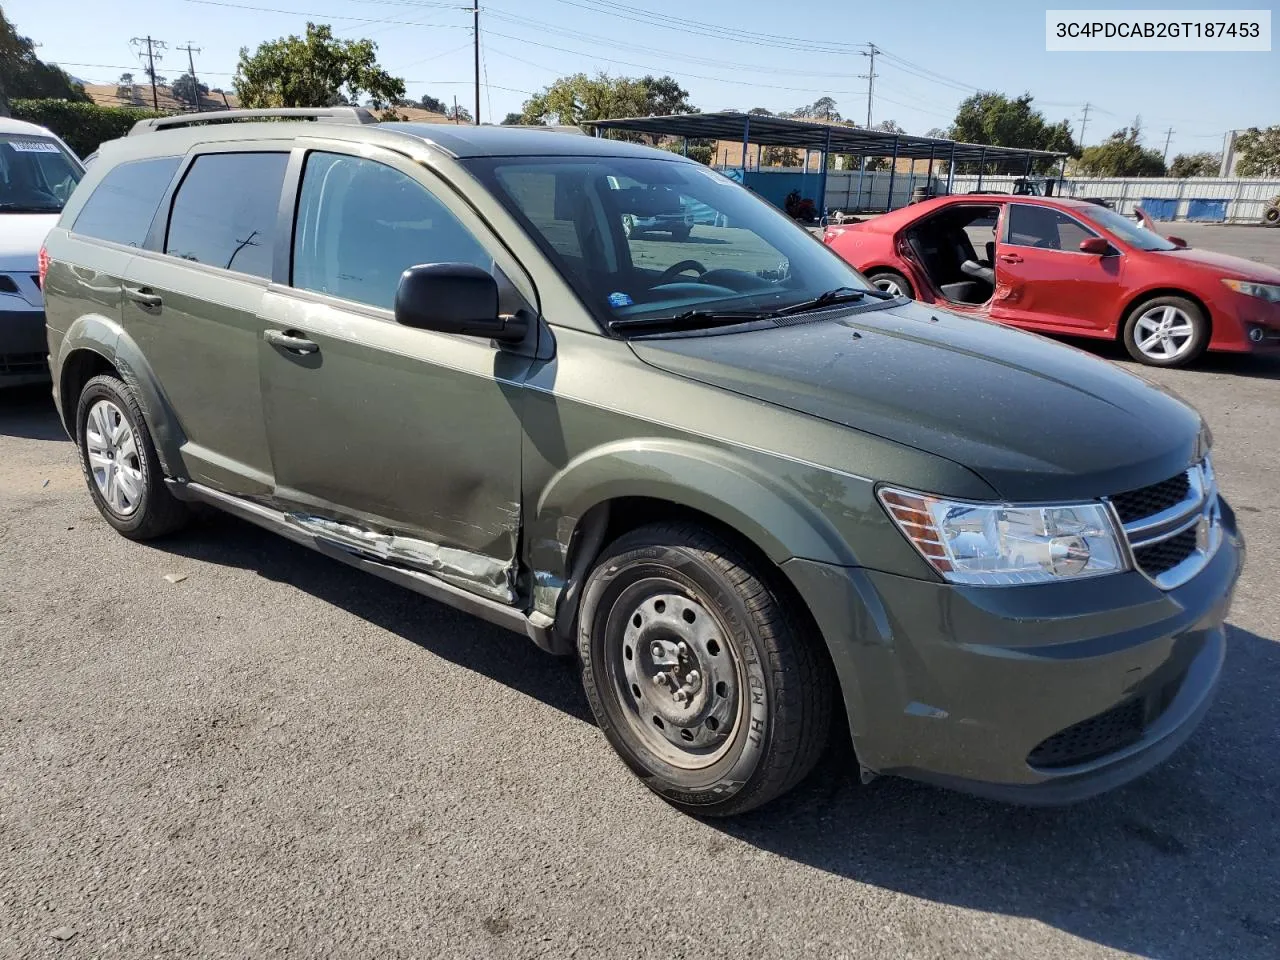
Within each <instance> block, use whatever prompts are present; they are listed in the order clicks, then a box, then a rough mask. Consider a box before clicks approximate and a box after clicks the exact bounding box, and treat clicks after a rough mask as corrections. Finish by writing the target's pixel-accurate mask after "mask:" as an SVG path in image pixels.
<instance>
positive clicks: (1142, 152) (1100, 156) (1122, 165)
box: [1076, 118, 1165, 177]
mask: <svg viewBox="0 0 1280 960" xmlns="http://www.w3.org/2000/svg"><path fill="white" fill-rule="evenodd" d="M1141 139H1142V121H1141V118H1139V119H1136V120H1134V121H1133V126H1131V127H1122V128H1121V129H1119V130H1117V131H1116V132H1115V133H1113V134H1111V136H1109V137H1107V139H1106V140H1104V141H1102V143H1100V144H1097V145H1096V146H1093V147H1086V148H1085V149H1084V150H1083V151H1082V152H1081V154H1080V161H1079V163H1078V164H1077V165H1076V169H1077V170H1078V171H1079V172H1080V173H1083V174H1086V175H1090V176H1095V177H1162V176H1164V173H1165V168H1164V158H1163V157H1161V156H1160V151H1158V150H1152V149H1151V148H1149V147H1144V146H1143V145H1142V143H1141V142H1140V141H1141Z"/></svg>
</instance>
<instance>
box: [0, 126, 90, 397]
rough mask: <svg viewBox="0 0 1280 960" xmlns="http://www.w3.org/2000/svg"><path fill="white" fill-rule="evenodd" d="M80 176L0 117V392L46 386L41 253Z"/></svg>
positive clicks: (28, 129) (48, 136) (67, 157)
mask: <svg viewBox="0 0 1280 960" xmlns="http://www.w3.org/2000/svg"><path fill="white" fill-rule="evenodd" d="M83 175H84V169H83V168H82V167H81V166H80V162H79V161H78V160H77V159H76V156H75V154H74V153H72V152H71V150H70V148H68V147H67V145H66V144H65V143H63V142H62V141H61V140H60V139H58V138H57V137H56V136H54V134H52V133H51V132H50V131H48V130H46V129H45V128H44V127H38V126H36V125H35V124H33V123H25V122H23V121H21V120H11V119H9V118H7V117H0V387H11V386H18V385H20V384H24V383H39V382H41V381H43V380H48V379H49V361H48V352H47V350H46V343H45V332H44V300H43V298H42V297H41V295H40V286H39V276H40V269H39V263H38V258H39V253H40V245H41V244H42V243H43V242H44V238H45V234H47V233H48V232H49V230H50V228H51V227H52V226H53V225H54V224H55V223H57V222H58V214H59V213H60V212H61V210H62V206H63V204H65V203H66V202H67V198H68V197H69V196H71V191H72V190H73V189H75V186H76V184H77V183H79V182H80V178H81V177H82V176H83Z"/></svg>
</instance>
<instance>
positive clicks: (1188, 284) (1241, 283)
mask: <svg viewBox="0 0 1280 960" xmlns="http://www.w3.org/2000/svg"><path fill="white" fill-rule="evenodd" d="M1144 222H1145V224H1146V225H1145V226H1143V225H1140V224H1138V223H1136V222H1135V221H1134V220H1133V219H1131V218H1128V217H1125V216H1122V215H1121V214H1119V213H1116V212H1115V211H1114V210H1109V209H1107V208H1106V207H1103V206H1099V205H1098V204H1093V203H1086V202H1084V201H1081V200H1069V199H1065V198H1045V197H1014V196H1008V197H1004V196H999V195H995V196H992V195H986V196H980V195H972V194H970V195H965V196H954V197H941V198H938V199H935V200H926V201H923V202H922V203H917V204H913V205H912V206H909V207H904V208H903V209H901V210H895V211H893V212H892V213H887V214H885V215H884V216H881V217H875V218H874V219H871V220H868V221H865V222H863V223H858V224H852V225H846V226H831V227H828V228H827V230H826V233H825V234H824V236H823V241H824V242H825V243H827V244H829V245H830V246H831V249H833V250H834V251H836V253H838V254H839V255H840V256H841V257H843V258H844V259H845V260H847V261H849V262H850V263H851V264H853V265H854V266H855V267H857V268H858V270H860V271H862V273H863V274H864V275H866V277H867V279H869V280H870V281H871V282H872V283H873V284H875V285H876V286H877V287H879V288H881V289H882V290H888V291H891V292H894V293H899V294H901V295H903V296H906V297H912V298H914V299H917V300H921V301H924V302H926V303H937V304H941V305H944V306H946V307H947V308H948V309H950V310H954V311H956V312H958V313H972V314H977V315H979V316H983V317H988V318H990V319H992V320H998V321H999V322H1001V323H1008V324H1012V325H1013V326H1017V327H1025V328H1027V329H1029V330H1036V331H1040V332H1044V333H1055V334H1069V335H1074V336H1085V337H1099V338H1103V339H1108V340H1113V339H1115V338H1117V337H1121V338H1123V339H1124V344H1125V346H1126V347H1127V348H1128V350H1129V353H1130V354H1131V355H1132V356H1133V357H1134V358H1135V359H1137V360H1140V361H1141V362H1143V363H1148V364H1151V365H1153V366H1159V367H1179V366H1183V365H1185V364H1188V363H1190V362H1192V361H1193V360H1195V359H1196V358H1197V357H1198V356H1200V354H1201V353H1203V352H1204V351H1205V350H1206V349H1207V350H1228V351H1234V352H1237V353H1245V352H1249V351H1253V350H1261V349H1266V348H1272V349H1276V348H1280V270H1278V269H1276V268H1275V267H1269V266H1266V265H1264V264H1260V263H1253V262H1252V261H1249V260H1244V259H1241V258H1240V257H1230V256H1226V255H1223V254H1218V253H1209V252H1207V251H1203V250H1192V249H1190V248H1188V247H1187V245H1186V243H1184V242H1183V241H1181V240H1179V239H1178V238H1176V237H1172V238H1165V237H1162V236H1160V234H1158V233H1156V232H1155V230H1154V225H1153V224H1151V222H1150V220H1149V219H1145V220H1144Z"/></svg>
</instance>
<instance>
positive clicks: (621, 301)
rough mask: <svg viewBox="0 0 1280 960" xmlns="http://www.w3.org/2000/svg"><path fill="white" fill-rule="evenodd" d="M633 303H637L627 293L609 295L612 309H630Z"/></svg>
mask: <svg viewBox="0 0 1280 960" xmlns="http://www.w3.org/2000/svg"><path fill="white" fill-rule="evenodd" d="M633 303H635V301H634V300H632V299H631V298H630V297H629V296H627V295H626V294H625V293H611V294H609V306H611V307H629V306H631V304H633Z"/></svg>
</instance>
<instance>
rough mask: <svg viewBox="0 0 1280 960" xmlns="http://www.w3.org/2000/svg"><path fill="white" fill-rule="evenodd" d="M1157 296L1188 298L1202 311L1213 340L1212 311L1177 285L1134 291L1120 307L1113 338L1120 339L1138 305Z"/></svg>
mask: <svg viewBox="0 0 1280 960" xmlns="http://www.w3.org/2000/svg"><path fill="white" fill-rule="evenodd" d="M1159 297H1182V298H1183V299H1184V300H1190V301H1191V302H1192V303H1194V304H1195V305H1196V306H1197V307H1199V308H1200V310H1201V311H1202V312H1203V313H1204V318H1205V321H1206V322H1207V323H1208V324H1209V340H1208V341H1206V342H1210V341H1212V340H1213V311H1211V310H1210V309H1209V305H1208V304H1207V303H1205V302H1204V300H1203V299H1202V298H1200V297H1197V296H1196V295H1195V294H1194V293H1192V292H1191V291H1189V290H1181V289H1179V288H1177V287H1168V286H1164V287H1152V288H1150V289H1149V290H1143V291H1141V292H1140V293H1135V294H1134V295H1133V296H1131V297H1129V299H1128V300H1127V301H1126V302H1125V304H1124V306H1122V307H1121V308H1120V316H1119V317H1118V318H1117V320H1116V329H1115V333H1114V336H1115V339H1116V340H1121V339H1123V337H1124V328H1125V325H1126V324H1127V323H1128V322H1129V315H1130V314H1132V313H1133V311H1134V310H1136V309H1137V308H1138V307H1140V306H1142V304H1144V303H1146V302H1147V301H1148V300H1155V299H1157V298H1159Z"/></svg>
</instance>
